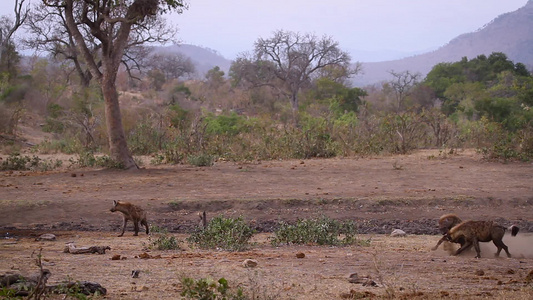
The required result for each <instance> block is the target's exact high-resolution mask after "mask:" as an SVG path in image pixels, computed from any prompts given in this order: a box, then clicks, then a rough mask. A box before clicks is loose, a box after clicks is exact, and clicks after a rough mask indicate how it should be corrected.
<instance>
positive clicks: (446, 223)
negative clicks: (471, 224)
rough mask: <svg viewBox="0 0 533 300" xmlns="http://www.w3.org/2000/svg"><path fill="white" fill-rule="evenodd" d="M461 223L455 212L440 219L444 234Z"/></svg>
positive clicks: (440, 228) (441, 230)
mask: <svg viewBox="0 0 533 300" xmlns="http://www.w3.org/2000/svg"><path fill="white" fill-rule="evenodd" d="M459 223H461V219H460V218H459V217H458V216H457V215H455V214H447V215H443V216H441V217H440V219H439V230H440V232H441V233H442V234H446V233H448V231H449V230H450V229H452V227H454V226H455V225H458V224H459Z"/></svg>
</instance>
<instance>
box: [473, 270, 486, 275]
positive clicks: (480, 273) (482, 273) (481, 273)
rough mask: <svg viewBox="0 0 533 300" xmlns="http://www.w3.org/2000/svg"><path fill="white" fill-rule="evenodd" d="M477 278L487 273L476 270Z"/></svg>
mask: <svg viewBox="0 0 533 300" xmlns="http://www.w3.org/2000/svg"><path fill="white" fill-rule="evenodd" d="M475 274H476V275H477V276H483V275H485V271H483V270H481V269H479V270H476V273H475Z"/></svg>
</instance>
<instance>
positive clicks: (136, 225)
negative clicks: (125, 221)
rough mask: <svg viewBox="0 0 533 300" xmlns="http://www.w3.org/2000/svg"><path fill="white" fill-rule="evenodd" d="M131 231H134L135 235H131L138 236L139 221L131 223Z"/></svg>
mask: <svg viewBox="0 0 533 300" xmlns="http://www.w3.org/2000/svg"><path fill="white" fill-rule="evenodd" d="M133 230H135V233H134V234H133V235H135V236H137V235H139V221H138V220H134V221H133Z"/></svg>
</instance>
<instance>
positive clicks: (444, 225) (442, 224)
mask: <svg viewBox="0 0 533 300" xmlns="http://www.w3.org/2000/svg"><path fill="white" fill-rule="evenodd" d="M461 222H462V220H461V219H460V218H459V217H458V216H457V215H455V214H446V215H442V216H441V217H440V218H439V231H440V232H441V233H442V234H443V237H442V238H441V239H440V240H439V241H438V242H437V245H435V247H433V248H432V249H431V250H437V248H439V246H440V244H442V243H443V242H445V241H447V238H446V234H447V233H448V231H450V229H452V227H454V226H455V225H459V224H460V223H461ZM458 243H459V244H461V246H463V245H464V240H460V241H458Z"/></svg>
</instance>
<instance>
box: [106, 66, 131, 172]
mask: <svg viewBox="0 0 533 300" xmlns="http://www.w3.org/2000/svg"><path fill="white" fill-rule="evenodd" d="M102 94H103V95H104V101H105V118H106V124H107V136H108V139H109V152H110V154H111V158H112V159H114V160H116V161H118V162H120V163H122V164H123V166H124V168H125V169H132V168H135V169H138V168H139V167H138V166H137V164H136V163H135V161H134V160H133V157H132V155H131V153H130V151H129V149H128V145H127V143H126V135H125V134H124V127H123V126H122V117H121V115H120V105H119V102H118V93H117V88H116V86H115V78H113V76H106V74H104V77H103V78H102Z"/></svg>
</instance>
